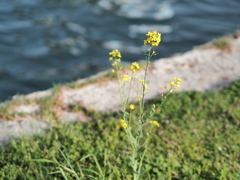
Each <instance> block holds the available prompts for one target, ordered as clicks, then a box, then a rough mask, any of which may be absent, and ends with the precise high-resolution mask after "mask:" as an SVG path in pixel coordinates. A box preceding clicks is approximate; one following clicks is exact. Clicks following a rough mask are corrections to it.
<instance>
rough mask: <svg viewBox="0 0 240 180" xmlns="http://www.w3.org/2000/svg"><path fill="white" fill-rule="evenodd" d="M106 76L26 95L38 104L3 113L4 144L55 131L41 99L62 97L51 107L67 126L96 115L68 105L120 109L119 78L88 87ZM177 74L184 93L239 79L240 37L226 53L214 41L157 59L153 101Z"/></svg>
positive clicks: (149, 93) (0, 125)
mask: <svg viewBox="0 0 240 180" xmlns="http://www.w3.org/2000/svg"><path fill="white" fill-rule="evenodd" d="M122 71H123V72H124V73H126V72H127V71H128V70H127V69H123V70H122ZM106 73H107V72H103V73H100V74H98V75H95V76H94V77H90V78H86V79H83V80H80V81H78V82H76V83H78V84H82V83H85V85H84V86H81V87H79V88H70V87H67V86H62V87H61V88H60V90H59V91H58V92H54V91H53V89H49V90H46V91H41V92H35V93H32V94H29V95H26V96H23V97H21V98H24V99H28V100H29V101H31V102H34V103H31V104H21V103H20V104H19V103H17V104H18V105H16V106H14V107H11V106H9V108H8V109H7V110H6V111H7V112H6V114H7V113H13V112H17V113H24V116H15V117H14V118H12V119H11V118H5V119H4V118H2V116H1V114H0V143H3V144H6V143H7V142H9V141H10V140H11V139H12V138H16V137H19V136H21V135H22V134H26V135H32V134H36V133H41V132H42V131H43V130H44V129H46V128H49V127H51V126H52V123H51V122H50V121H49V119H48V117H46V116H45V117H43V116H39V113H40V112H41V108H42V105H41V104H39V103H37V102H40V101H39V99H41V98H45V97H48V96H55V97H57V102H58V103H56V106H55V105H52V106H51V105H49V107H50V109H51V110H55V111H56V112H57V114H58V117H59V118H60V119H61V120H62V122H72V121H76V120H79V121H88V120H91V117H88V116H87V114H86V113H83V112H71V111H68V110H67V109H68V108H66V107H70V106H74V105H76V104H78V105H80V106H83V107H85V108H86V109H88V110H97V111H117V110H119V109H120V107H121V102H120V97H119V91H118V84H117V81H116V80H114V79H106V78H105V79H103V80H100V78H99V81H96V82H94V83H88V84H86V82H88V81H89V80H91V79H98V77H102V75H103V74H106ZM142 74H143V70H140V71H139V72H138V76H141V75H142ZM174 76H176V77H180V78H182V80H183V82H182V86H181V88H180V91H188V90H197V91H211V90H214V89H216V88H219V87H222V86H225V85H227V84H229V83H231V82H232V81H234V80H237V79H240V37H235V38H234V39H233V40H232V41H231V44H230V47H229V48H227V49H220V48H217V47H214V46H212V45H211V43H209V44H208V45H205V46H201V47H198V48H195V49H193V50H191V51H189V52H186V53H184V54H177V55H174V56H172V57H169V58H163V59H159V60H157V61H155V62H154V63H152V65H151V68H149V74H148V79H147V84H148V91H147V93H146V99H151V98H154V97H155V96H158V95H160V94H161V93H162V92H164V91H163V87H164V86H165V85H166V84H167V83H168V82H169V81H170V80H171V79H172V77H174ZM137 83H138V80H134V82H133V84H132V85H133V86H135V85H137ZM134 89H135V88H133V91H132V93H131V95H130V100H131V101H133V102H134V101H136V100H137V99H138V97H137V94H138V93H137V90H134ZM53 93H55V94H53ZM18 98H19V97H18ZM18 98H15V99H14V98H13V100H12V101H16V100H17V99H18ZM59 104H60V105H59ZM26 114H27V115H26ZM6 117H8V116H6ZM9 117H11V116H9ZM40 117H41V118H40Z"/></svg>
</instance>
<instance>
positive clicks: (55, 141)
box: [0, 80, 240, 180]
mask: <svg viewBox="0 0 240 180" xmlns="http://www.w3.org/2000/svg"><path fill="white" fill-rule="evenodd" d="M239 89H240V80H238V81H235V82H234V83H232V84H231V85H230V86H228V87H227V88H224V89H222V90H219V91H215V92H206V93H202V92H196V91H189V92H179V93H174V94H171V95H170V96H169V98H168V99H167V101H166V103H165V104H164V106H163V108H162V109H161V110H159V113H158V114H156V115H155V116H154V117H153V120H157V121H158V122H160V123H161V127H160V128H158V129H157V128H156V129H157V130H156V131H155V132H154V133H153V134H152V139H151V142H150V145H149V150H148V152H147V155H146V158H145V162H144V163H145V170H146V172H145V174H144V179H145V180H147V179H149V178H148V177H150V175H151V177H152V178H151V179H152V180H161V179H162V180H168V179H173V180H184V179H186V180H189V179H191V180H201V179H212V180H217V179H219V180H221V179H222V180H225V179H229V180H230V179H232V180H235V179H236V180H237V179H239V178H240V132H239V127H240V90H239ZM160 102H161V98H160V97H159V98H155V99H153V100H151V101H149V102H147V105H146V107H147V108H148V111H149V110H150V108H151V105H152V104H153V103H154V104H159V103H160ZM73 108H74V110H78V108H79V109H81V107H77V106H76V107H73ZM88 115H90V116H91V117H92V118H93V121H91V122H88V123H80V122H79V123H71V124H58V125H56V126H55V127H54V128H52V129H50V130H48V131H47V133H46V134H45V135H38V136H34V137H31V138H29V137H23V138H22V139H19V140H14V141H12V142H11V143H9V145H8V147H7V148H1V149H0V179H3V180H5V179H6V180H9V179H11V180H14V179H26V180H31V179H33V180H37V179H39V180H47V179H49V180H52V179H64V177H63V176H62V175H61V174H59V173H58V174H52V173H51V172H56V171H59V166H58V165H57V164H54V163H51V162H49V163H43V162H35V161H32V160H33V159H48V160H54V161H55V162H56V160H57V161H58V163H60V164H61V165H64V166H68V167H69V165H68V164H67V163H68V162H67V161H69V163H70V164H71V165H72V168H73V169H74V170H75V171H76V172H78V173H79V176H81V174H80V172H81V171H82V173H83V174H85V177H84V178H83V179H94V178H93V177H91V176H94V177H96V178H95V179H101V178H100V175H99V167H98V166H97V165H96V162H95V161H94V158H93V157H92V156H91V157H90V156H89V157H85V156H86V155H88V154H95V156H96V157H97V159H98V162H99V164H100V167H101V170H102V173H103V174H104V175H105V177H106V179H116V180H117V179H130V177H128V175H127V174H128V171H129V169H130V166H129V164H128V162H129V160H128V159H127V156H126V155H125V154H126V153H128V147H129V146H128V144H127V140H126V138H125V133H124V131H123V130H122V129H121V128H120V124H119V121H118V120H119V119H120V118H121V114H120V113H101V112H88ZM147 132H148V130H147V129H146V133H147ZM59 148H60V150H61V151H60V150H59ZM61 152H62V153H64V155H66V157H65V158H66V159H67V161H66V159H64V156H63V154H62V153H61ZM55 158H56V159H55ZM65 173H66V177H68V178H69V179H75V177H74V176H73V175H72V174H71V173H69V172H67V171H65Z"/></svg>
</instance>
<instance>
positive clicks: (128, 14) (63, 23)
mask: <svg viewBox="0 0 240 180" xmlns="http://www.w3.org/2000/svg"><path fill="white" fill-rule="evenodd" d="M130 2H131V3H129V1H128V0H121V1H118V0H99V1H96V0H92V1H90V0H89V1H86V0H85V1H84V0H11V1H9V0H0V100H6V99H9V98H10V97H11V96H13V95H15V94H16V93H19V94H26V93H30V92H33V91H38V90H44V89H47V88H50V87H51V86H52V84H53V83H58V82H65V81H70V80H76V79H78V78H84V77H88V76H90V75H92V74H95V73H97V72H99V71H102V70H105V69H108V68H110V62H108V60H107V59H108V52H109V51H110V50H112V49H116V48H117V49H119V50H121V52H122V55H123V60H124V61H126V62H132V61H136V60H139V59H141V58H143V56H142V55H141V52H142V42H143V39H145V33H146V32H147V31H152V30H158V31H159V32H162V43H161V46H159V48H158V50H157V51H158V52H159V55H158V58H161V57H166V56H170V55H172V54H174V53H178V52H184V51H187V50H189V49H191V48H192V47H193V46H196V45H199V44H202V43H205V42H207V41H210V40H212V39H213V38H217V37H220V36H222V35H224V34H227V33H233V32H234V31H235V30H236V29H237V28H240V0H228V1H226V0H201V1H197V0H195V1H193V0H175V1H174V0H173V1H161V0H149V1H143V0H132V1H130Z"/></svg>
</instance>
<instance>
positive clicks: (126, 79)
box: [120, 74, 130, 82]
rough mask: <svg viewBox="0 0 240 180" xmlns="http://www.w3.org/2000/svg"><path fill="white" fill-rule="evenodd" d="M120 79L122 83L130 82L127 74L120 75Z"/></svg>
mask: <svg viewBox="0 0 240 180" xmlns="http://www.w3.org/2000/svg"><path fill="white" fill-rule="evenodd" d="M121 77H122V78H123V79H122V80H124V81H127V82H129V81H130V76H129V75H128V74H125V75H121ZM122 80H120V81H122Z"/></svg>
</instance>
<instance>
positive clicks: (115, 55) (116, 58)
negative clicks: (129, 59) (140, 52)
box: [109, 49, 122, 66]
mask: <svg viewBox="0 0 240 180" xmlns="http://www.w3.org/2000/svg"><path fill="white" fill-rule="evenodd" d="M109 55H110V56H111V57H109V61H112V60H113V61H114V62H113V63H112V66H115V65H117V63H118V62H120V61H121V57H122V55H121V53H120V52H119V51H118V50H117V49H115V50H113V51H111V52H110V53H109Z"/></svg>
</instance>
